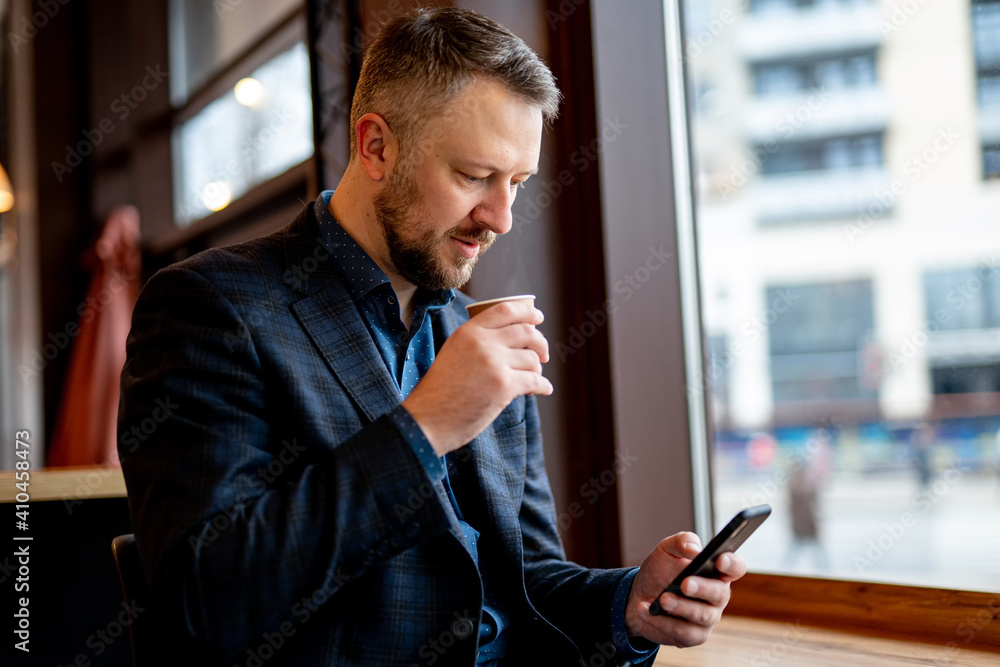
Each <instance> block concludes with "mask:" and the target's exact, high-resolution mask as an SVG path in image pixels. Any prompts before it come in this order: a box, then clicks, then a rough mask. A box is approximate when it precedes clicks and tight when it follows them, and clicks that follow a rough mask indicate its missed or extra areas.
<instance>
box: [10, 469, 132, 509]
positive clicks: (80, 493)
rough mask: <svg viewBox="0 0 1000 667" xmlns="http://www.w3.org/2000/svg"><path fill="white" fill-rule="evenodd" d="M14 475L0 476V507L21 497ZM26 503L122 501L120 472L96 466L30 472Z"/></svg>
mask: <svg viewBox="0 0 1000 667" xmlns="http://www.w3.org/2000/svg"><path fill="white" fill-rule="evenodd" d="M18 483H19V482H18V480H17V479H16V477H15V471H13V470H5V471H3V472H0V503H14V502H17V494H18V493H21V489H19V488H18V487H17V486H15V485H16V484H18ZM28 495H29V496H30V500H29V502H39V501H43V500H62V501H66V502H72V501H74V500H87V499H90V498H124V497H125V495H126V494H125V478H124V477H123V476H122V469H121V468H102V467H97V466H84V467H66V468H45V469H42V470H32V471H30V477H29V479H28Z"/></svg>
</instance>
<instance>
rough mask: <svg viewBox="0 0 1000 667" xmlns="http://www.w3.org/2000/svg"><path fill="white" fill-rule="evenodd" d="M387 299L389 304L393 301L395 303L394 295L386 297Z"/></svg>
mask: <svg viewBox="0 0 1000 667" xmlns="http://www.w3.org/2000/svg"><path fill="white" fill-rule="evenodd" d="M387 301H388V302H389V305H390V306H391V305H393V304H394V303H396V297H394V296H390V297H389V298H388V299H387Z"/></svg>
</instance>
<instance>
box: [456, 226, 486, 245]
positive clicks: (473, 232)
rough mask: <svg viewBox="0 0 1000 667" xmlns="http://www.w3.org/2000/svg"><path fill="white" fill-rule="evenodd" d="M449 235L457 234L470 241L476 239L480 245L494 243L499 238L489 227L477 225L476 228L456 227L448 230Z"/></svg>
mask: <svg viewBox="0 0 1000 667" xmlns="http://www.w3.org/2000/svg"><path fill="white" fill-rule="evenodd" d="M448 236H455V237H458V238H461V239H466V240H469V241H476V242H477V243H479V244H480V245H483V246H488V245H492V244H493V242H494V241H496V239H497V235H496V233H494V232H491V231H490V230H488V229H483V228H482V227H476V228H475V229H459V228H458V227H455V228H453V229H451V230H450V231H449V232H448Z"/></svg>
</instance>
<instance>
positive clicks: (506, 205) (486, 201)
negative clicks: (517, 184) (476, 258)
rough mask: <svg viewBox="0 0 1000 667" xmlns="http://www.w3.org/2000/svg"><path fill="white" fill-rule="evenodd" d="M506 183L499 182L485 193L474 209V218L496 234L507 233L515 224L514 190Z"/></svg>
mask: <svg viewBox="0 0 1000 667" xmlns="http://www.w3.org/2000/svg"><path fill="white" fill-rule="evenodd" d="M515 190H516V188H511V187H510V186H509V185H508V184H506V183H503V182H501V183H499V184H498V185H497V186H496V187H492V188H490V189H489V190H488V191H487V192H484V193H483V198H482V199H481V200H480V202H479V203H478V204H477V205H476V207H475V208H474V209H472V220H473V221H474V222H477V223H479V224H481V225H485V226H486V227H489V229H490V231H492V232H493V233H494V234H506V233H507V232H509V231H510V229H511V227H512V226H513V218H512V216H511V212H510V208H511V206H513V205H514V192H515Z"/></svg>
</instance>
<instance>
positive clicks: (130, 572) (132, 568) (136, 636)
mask: <svg viewBox="0 0 1000 667" xmlns="http://www.w3.org/2000/svg"><path fill="white" fill-rule="evenodd" d="M111 553H112V555H113V556H114V557H115V567H116V568H117V569H118V580H119V581H120V582H121V586H122V595H123V596H124V598H125V605H126V607H129V608H132V607H133V606H134V607H138V608H140V609H145V608H146V605H147V604H148V603H149V589H148V587H147V586H146V576H145V575H144V574H143V572H142V563H140V561H139V547H138V546H137V545H136V543H135V535H134V534H132V533H129V534H127V535H119V536H118V537H116V538H115V539H114V540H112V541H111ZM142 616H143V615H142V614H138V615H136V617H135V618H133V619H132V622H131V623H129V626H128V636H129V640H130V641H131V643H132V667H140V664H145V663H140V662H139V660H140V658H142V656H143V655H144V654H145V652H146V651H148V650H150V647H147V646H144V645H143V638H144V637H145V633H144V630H145V629H146V628H145V625H144V621H146V622H147V623H148V621H149V620H151V619H144V618H143V617H142Z"/></svg>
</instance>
